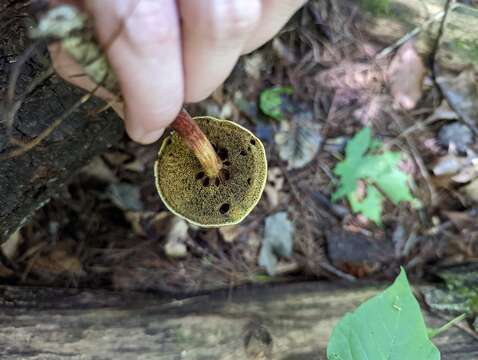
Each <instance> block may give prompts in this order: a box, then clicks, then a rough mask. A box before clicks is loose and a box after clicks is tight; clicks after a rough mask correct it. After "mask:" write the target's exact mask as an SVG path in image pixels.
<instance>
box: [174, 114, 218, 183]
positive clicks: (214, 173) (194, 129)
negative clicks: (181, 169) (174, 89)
mask: <svg viewBox="0 0 478 360" xmlns="http://www.w3.org/2000/svg"><path fill="white" fill-rule="evenodd" d="M171 127H172V128H173V129H174V130H175V131H176V132H177V133H178V134H179V136H180V137H181V138H182V139H183V141H184V142H185V143H186V145H187V146H188V147H189V148H190V149H191V150H192V151H193V152H194V155H196V157H197V159H198V160H199V162H200V163H201V165H202V167H203V169H204V173H205V174H206V175H207V176H208V177H210V178H215V177H218V176H219V171H220V170H221V168H222V162H221V160H220V159H219V157H218V156H217V154H216V152H215V151H214V148H213V147H212V145H211V143H210V142H209V140H208V138H207V137H206V135H204V133H203V132H202V130H201V129H200V128H199V126H198V125H197V124H196V123H195V122H194V120H193V119H192V117H191V115H189V113H188V112H187V111H186V110H184V109H183V110H181V112H180V113H179V115H178V116H177V117H176V119H175V120H174V121H173V123H172V124H171Z"/></svg>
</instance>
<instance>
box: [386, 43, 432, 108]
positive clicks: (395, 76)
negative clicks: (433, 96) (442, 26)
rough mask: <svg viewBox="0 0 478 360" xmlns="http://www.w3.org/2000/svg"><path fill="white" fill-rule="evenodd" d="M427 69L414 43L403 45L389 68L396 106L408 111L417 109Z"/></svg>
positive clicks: (389, 77) (389, 79)
mask: <svg viewBox="0 0 478 360" xmlns="http://www.w3.org/2000/svg"><path fill="white" fill-rule="evenodd" d="M426 72H427V69H426V67H425V65H424V64H423V60H422V58H421V57H420V55H418V53H417V51H416V49H415V46H414V42H413V41H409V42H407V43H405V44H404V45H402V47H401V48H400V49H399V50H398V51H397V54H396V55H395V56H394V58H393V59H392V61H391V63H390V66H389V68H388V74H387V75H388V82H389V85H390V92H391V93H392V96H393V98H394V106H395V107H397V108H399V107H402V108H403V109H406V110H411V109H413V108H415V106H416V105H417V102H418V101H419V100H420V98H421V97H422V86H423V79H424V78H425V74H426Z"/></svg>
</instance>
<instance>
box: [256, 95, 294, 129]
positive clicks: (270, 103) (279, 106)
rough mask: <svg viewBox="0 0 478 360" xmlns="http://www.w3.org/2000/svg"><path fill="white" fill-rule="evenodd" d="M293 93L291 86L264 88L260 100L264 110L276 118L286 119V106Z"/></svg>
mask: <svg viewBox="0 0 478 360" xmlns="http://www.w3.org/2000/svg"><path fill="white" fill-rule="evenodd" d="M292 93H293V90H292V88H291V87H275V88H272V89H267V90H264V91H263V92H262V93H261V96H260V100H259V106H260V108H261V110H262V112H263V113H264V114H266V115H267V116H270V117H271V118H273V119H275V120H279V121H281V120H284V118H285V116H284V106H285V105H286V103H287V102H288V101H287V98H288V97H289V96H290V95H292Z"/></svg>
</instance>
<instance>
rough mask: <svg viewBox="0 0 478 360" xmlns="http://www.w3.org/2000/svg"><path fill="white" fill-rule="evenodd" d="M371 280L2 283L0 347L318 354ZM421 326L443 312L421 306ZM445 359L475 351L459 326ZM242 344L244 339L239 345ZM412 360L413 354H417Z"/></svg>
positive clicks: (42, 353) (444, 346) (135, 354)
mask: <svg viewBox="0 0 478 360" xmlns="http://www.w3.org/2000/svg"><path fill="white" fill-rule="evenodd" d="M376 293H377V289H376V288H373V287H369V288H357V287H355V288H354V287H352V288H351V287H349V288H346V287H344V286H342V287H337V286H335V287H334V286H331V285H330V284H323V283H309V284H295V285H282V286H280V287H269V288H262V289H252V288H247V289H241V290H236V291H232V292H216V293H214V294H211V295H209V296H198V297H193V298H189V299H183V300H166V299H164V298H161V297H159V296H155V295H152V294H139V293H113V292H104V291H101V292H100V291H88V290H67V289H64V290H59V289H35V288H17V287H1V288H0V357H1V358H5V359H10V360H15V359H65V358H69V359H83V360H89V359H92V360H93V359H165V360H166V359H168V360H169V359H171V360H172V359H255V358H257V359H258V358H259V357H254V356H253V355H252V353H253V350H254V349H265V351H264V352H265V353H266V354H269V356H268V357H267V356H266V357H264V358H265V359H268V358H270V359H281V360H286V359H288V360H291V359H302V360H308V359H311V360H312V359H313V360H317V359H324V360H325V349H326V344H327V341H328V338H329V336H330V334H331V331H332V329H333V327H334V325H335V324H336V323H337V321H338V320H339V319H340V318H341V317H342V316H343V315H344V314H345V313H346V312H348V311H351V310H353V309H354V308H355V307H356V306H357V305H359V304H360V303H362V302H363V301H365V300H366V299H368V298H369V297H371V296H373V295H374V294H376ZM426 321H427V325H428V326H433V327H436V326H438V325H441V324H443V320H440V319H436V318H434V317H433V316H432V315H426ZM433 341H434V342H435V344H437V346H438V347H439V349H440V351H441V353H442V359H445V360H459V359H460V360H464V359H467V360H470V359H476V358H478V342H477V341H475V340H473V338H472V337H470V336H469V335H468V334H466V333H465V332H464V331H462V330H460V329H458V328H452V329H451V330H449V331H447V332H446V333H445V334H444V335H441V336H439V337H437V338H435V339H434V340H433ZM246 344H247V345H246ZM417 360H418V359H417Z"/></svg>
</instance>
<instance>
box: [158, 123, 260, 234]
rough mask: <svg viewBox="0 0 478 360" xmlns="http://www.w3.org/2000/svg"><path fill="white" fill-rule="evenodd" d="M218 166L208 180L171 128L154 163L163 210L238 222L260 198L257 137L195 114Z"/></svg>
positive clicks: (210, 221)
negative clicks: (219, 161) (214, 153)
mask: <svg viewBox="0 0 478 360" xmlns="http://www.w3.org/2000/svg"><path fill="white" fill-rule="evenodd" d="M194 120H195V121H196V123H197V124H198V126H199V127H200V128H201V130H202V131H203V132H204V134H205V135H206V137H207V138H208V139H209V141H210V142H211V144H212V145H213V146H214V148H215V150H216V153H217V154H218V156H219V158H221V160H222V163H223V167H222V169H221V173H220V176H219V177H218V178H215V179H210V178H208V177H207V176H206V175H205V174H204V170H203V169H202V166H201V164H200V163H199V161H198V159H197V158H196V156H195V155H194V153H193V152H192V150H191V149H189V148H188V147H187V146H186V144H185V142H184V141H183V140H182V139H181V138H180V136H179V135H178V134H177V133H176V132H172V133H171V134H170V135H169V136H168V137H166V138H165V139H164V141H163V143H162V145H161V148H160V149H159V153H158V159H157V161H156V163H155V166H154V172H155V177H156V188H157V190H158V193H159V196H160V197H161V200H162V201H163V202H164V204H165V205H166V206H167V207H168V209H169V210H170V211H171V212H172V213H174V214H175V215H178V216H180V217H182V218H184V219H185V220H187V221H189V222H190V223H192V224H195V225H198V226H201V227H220V226H225V225H233V224H237V223H239V222H241V221H242V220H243V219H244V218H245V217H246V216H247V215H248V214H249V213H250V212H251V211H252V209H254V207H255V206H256V205H257V203H258V202H259V200H260V198H261V195H262V192H263V190H264V187H265V184H266V180H267V160H266V154H265V150H264V146H263V145H262V143H261V141H260V140H259V139H258V138H257V137H255V136H254V134H252V133H251V132H250V131H249V130H247V129H245V128H243V127H242V126H240V125H238V124H236V123H234V122H232V121H228V120H219V119H215V118H213V117H196V118H194Z"/></svg>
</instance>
